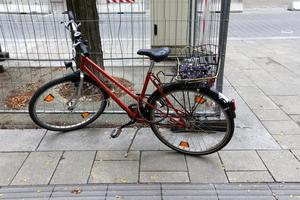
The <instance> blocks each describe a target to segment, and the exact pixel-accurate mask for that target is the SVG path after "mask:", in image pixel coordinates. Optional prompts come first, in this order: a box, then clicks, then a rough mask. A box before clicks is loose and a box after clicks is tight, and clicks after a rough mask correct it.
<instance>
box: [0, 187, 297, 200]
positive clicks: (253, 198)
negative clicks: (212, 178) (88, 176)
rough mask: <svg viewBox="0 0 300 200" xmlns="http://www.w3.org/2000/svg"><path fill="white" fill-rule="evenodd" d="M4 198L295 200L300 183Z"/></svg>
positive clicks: (20, 191) (25, 193)
mask: <svg viewBox="0 0 300 200" xmlns="http://www.w3.org/2000/svg"><path fill="white" fill-rule="evenodd" d="M0 195H1V196H0V199H22V198H23V199H43V200H60V199H63V200H65V199H76V200H80V199H84V200H92V199H93V200H94V199H97V200H104V199H106V200H113V199H114V200H117V199H124V200H140V199H143V200H150V199H151V200H162V199H164V200H218V199H219V200H223V199H224V200H225V199H230V200H240V199H247V200H278V199H280V200H287V199H289V200H291V199H299V197H300V184H209V185H208V184H139V185H136V184H109V185H108V184H100V185H99V184H94V185H59V186H33V187H3V188H0Z"/></svg>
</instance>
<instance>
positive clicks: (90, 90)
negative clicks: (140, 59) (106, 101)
mask: <svg viewBox="0 0 300 200" xmlns="http://www.w3.org/2000/svg"><path fill="white" fill-rule="evenodd" d="M113 78H114V79H115V80H117V81H118V82H119V83H121V84H122V85H124V86H125V87H126V88H128V89H129V90H130V91H133V83H132V82H130V81H128V80H126V79H124V78H120V77H113ZM74 84H76V83H74ZM78 84H79V83H78ZM73 86H74V85H73V83H67V84H64V85H61V86H59V88H58V93H59V94H60V96H62V97H64V98H66V99H71V98H73V96H74V92H75V91H74V87H73ZM109 87H110V89H111V90H112V91H113V92H114V94H115V95H117V97H123V96H125V95H126V93H125V92H124V91H122V90H121V89H120V88H118V87H117V86H116V85H113V84H109ZM95 89H96V88H95V87H93V85H90V84H84V85H83V89H82V92H83V94H82V95H83V96H85V97H86V98H87V99H86V100H87V101H99V100H101V98H102V97H101V96H100V95H99V96H96V95H94V94H97V91H95Z"/></svg>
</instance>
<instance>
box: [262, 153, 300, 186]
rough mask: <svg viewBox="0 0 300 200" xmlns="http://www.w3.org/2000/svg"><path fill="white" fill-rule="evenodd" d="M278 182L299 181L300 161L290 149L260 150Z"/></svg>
mask: <svg viewBox="0 0 300 200" xmlns="http://www.w3.org/2000/svg"><path fill="white" fill-rule="evenodd" d="M258 153H259V155H260V157H261V158H262V160H263V161H264V163H265V165H266V166H267V168H268V169H269V171H270V173H271V174H272V176H273V177H274V179H275V181H276V182H299V181H300V163H299V161H298V160H296V158H295V157H294V155H293V154H292V153H291V152H289V151H259V152H258Z"/></svg>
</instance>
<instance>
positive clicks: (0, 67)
mask: <svg viewBox="0 0 300 200" xmlns="http://www.w3.org/2000/svg"><path fill="white" fill-rule="evenodd" d="M7 58H9V54H8V52H2V49H1V44H0V62H3V61H5V60H6V59H7ZM3 72H4V67H3V65H1V64H0V73H3Z"/></svg>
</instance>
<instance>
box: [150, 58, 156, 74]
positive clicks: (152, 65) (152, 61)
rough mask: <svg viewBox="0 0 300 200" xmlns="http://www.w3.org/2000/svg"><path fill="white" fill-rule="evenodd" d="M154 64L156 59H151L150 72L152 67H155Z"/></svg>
mask: <svg viewBox="0 0 300 200" xmlns="http://www.w3.org/2000/svg"><path fill="white" fill-rule="evenodd" d="M154 64H155V62H154V60H151V62H150V67H149V72H151V71H152V69H153V67H154Z"/></svg>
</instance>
